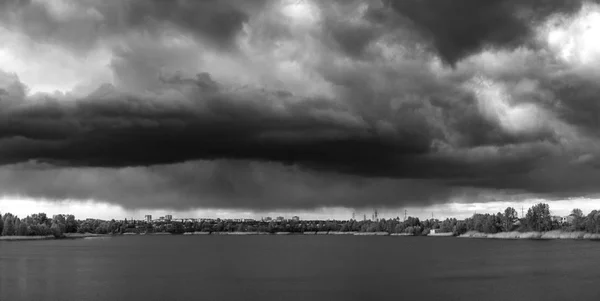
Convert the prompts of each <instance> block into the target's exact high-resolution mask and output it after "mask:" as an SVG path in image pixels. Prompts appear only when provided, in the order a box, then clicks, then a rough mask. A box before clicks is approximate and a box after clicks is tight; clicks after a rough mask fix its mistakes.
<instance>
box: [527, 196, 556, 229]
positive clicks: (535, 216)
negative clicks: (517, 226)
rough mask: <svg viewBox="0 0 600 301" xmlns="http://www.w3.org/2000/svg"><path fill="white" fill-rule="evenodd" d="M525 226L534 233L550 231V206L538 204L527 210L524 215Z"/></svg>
mask: <svg viewBox="0 0 600 301" xmlns="http://www.w3.org/2000/svg"><path fill="white" fill-rule="evenodd" d="M525 221H526V222H527V225H528V226H529V227H530V228H531V229H532V230H534V231H548V230H551V229H552V217H551V216H550V206H548V204H544V203H539V204H537V205H534V206H533V207H531V208H529V210H527V215H525Z"/></svg>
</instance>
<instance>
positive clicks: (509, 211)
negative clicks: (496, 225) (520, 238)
mask: <svg viewBox="0 0 600 301" xmlns="http://www.w3.org/2000/svg"><path fill="white" fill-rule="evenodd" d="M516 221H517V210H515V208H513V207H507V208H506V209H505V210H504V215H503V216H502V228H504V231H507V232H508V231H510V230H512V227H513V225H514V224H515V222H516Z"/></svg>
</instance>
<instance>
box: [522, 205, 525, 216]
mask: <svg viewBox="0 0 600 301" xmlns="http://www.w3.org/2000/svg"><path fill="white" fill-rule="evenodd" d="M524 212H525V211H524V209H523V205H521V218H524V217H525V213H524Z"/></svg>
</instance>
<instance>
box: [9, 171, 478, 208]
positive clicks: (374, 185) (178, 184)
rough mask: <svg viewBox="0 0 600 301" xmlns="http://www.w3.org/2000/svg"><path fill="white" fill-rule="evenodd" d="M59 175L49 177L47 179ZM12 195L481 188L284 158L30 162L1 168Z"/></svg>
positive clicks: (218, 204) (137, 198) (360, 201)
mask: <svg viewBox="0 0 600 301" xmlns="http://www.w3.org/2000/svg"><path fill="white" fill-rule="evenodd" d="M50 177H51V178H52V179H53V180H52V181H48V178H50ZM0 188H1V189H2V190H3V191H4V192H5V193H9V194H16V195H28V196H30V197H39V198H46V199H59V200H62V199H69V198H71V199H72V198H75V199H84V200H85V199H96V200H106V201H108V202H110V203H114V204H118V205H121V206H123V207H125V208H127V209H139V208H170V209H183V210H185V209H190V208H198V207H201V208H222V209H229V208H231V209H251V210H272V209H307V208H317V207H328V206H332V207H337V206H341V207H354V208H369V209H370V208H371V207H370V206H395V205H400V204H419V205H426V204H435V203H438V202H440V200H447V199H448V198H449V197H451V196H453V195H460V196H461V197H463V200H465V201H466V200H476V199H479V200H487V199H485V198H481V197H479V198H478V194H477V192H475V191H474V190H469V189H456V188H452V187H448V186H445V185H443V184H441V183H439V182H437V181H421V180H402V179H369V178H363V177H356V176H349V175H340V174H335V173H328V172H313V171H311V170H307V169H303V168H299V167H297V166H284V165H281V164H278V163H260V162H248V161H237V160H236V161H232V160H225V161H223V160H213V161H194V162H186V163H178V164H172V165H156V166H152V167H128V168H118V169H113V168H64V167H61V168H56V167H53V166H48V165H44V164H35V163H26V164H17V165H11V166H6V167H5V168H3V169H0Z"/></svg>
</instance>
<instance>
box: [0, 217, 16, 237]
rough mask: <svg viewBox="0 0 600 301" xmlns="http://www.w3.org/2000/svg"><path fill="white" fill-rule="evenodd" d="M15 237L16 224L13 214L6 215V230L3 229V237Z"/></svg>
mask: <svg viewBox="0 0 600 301" xmlns="http://www.w3.org/2000/svg"><path fill="white" fill-rule="evenodd" d="M13 235H15V223H14V218H13V216H12V214H10V213H7V214H5V215H4V229H2V236H13Z"/></svg>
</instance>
